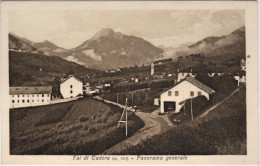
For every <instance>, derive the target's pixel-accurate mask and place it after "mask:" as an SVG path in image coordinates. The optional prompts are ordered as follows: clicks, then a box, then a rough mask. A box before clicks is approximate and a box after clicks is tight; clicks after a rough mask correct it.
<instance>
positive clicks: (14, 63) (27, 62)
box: [9, 51, 97, 86]
mask: <svg viewBox="0 0 260 166" xmlns="http://www.w3.org/2000/svg"><path fill="white" fill-rule="evenodd" d="M9 72H10V74H9V83H10V86H22V85H47V84H52V83H53V82H54V81H59V79H60V78H61V77H64V76H66V75H68V74H74V75H75V76H78V77H79V76H82V75H86V74H90V73H95V72H97V71H95V70H91V69H87V68H85V67H84V66H81V65H79V64H76V63H74V62H68V61H66V60H64V59H62V58H59V57H55V56H46V55H42V54H33V53H24V52H14V51H9Z"/></svg>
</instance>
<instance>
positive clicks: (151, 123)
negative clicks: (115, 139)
mask: <svg viewBox="0 0 260 166" xmlns="http://www.w3.org/2000/svg"><path fill="white" fill-rule="evenodd" d="M96 99H99V100H100V98H96ZM104 101H105V102H107V103H111V104H114V105H117V106H119V107H121V108H124V106H123V105H121V104H117V103H114V102H111V101H107V100H104ZM158 113H159V109H157V110H155V111H153V112H152V113H146V112H136V113H135V114H136V115H137V116H138V117H139V118H140V119H141V120H142V121H143V122H144V124H145V126H144V127H143V128H141V129H140V130H138V131H137V132H136V133H134V134H133V135H132V136H131V137H129V138H127V139H125V140H124V141H122V142H120V143H118V144H116V145H114V146H113V147H111V148H110V149H108V150H106V151H105V152H103V153H102V154H103V155H111V154H118V153H119V152H121V151H122V150H124V149H126V148H128V147H131V146H135V145H137V144H139V143H140V142H141V141H142V140H145V139H147V138H150V137H152V136H153V135H156V134H161V133H163V132H165V131H167V130H168V129H170V128H172V127H173V124H172V123H171V122H170V121H169V119H168V117H167V115H164V116H158Z"/></svg>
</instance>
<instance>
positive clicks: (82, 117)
mask: <svg viewBox="0 0 260 166" xmlns="http://www.w3.org/2000/svg"><path fill="white" fill-rule="evenodd" d="M87 120H89V118H88V117H85V116H80V117H79V121H80V122H86V121H87Z"/></svg>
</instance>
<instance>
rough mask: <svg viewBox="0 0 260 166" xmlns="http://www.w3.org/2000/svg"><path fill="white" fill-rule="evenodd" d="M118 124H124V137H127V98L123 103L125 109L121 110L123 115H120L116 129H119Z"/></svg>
mask: <svg viewBox="0 0 260 166" xmlns="http://www.w3.org/2000/svg"><path fill="white" fill-rule="evenodd" d="M124 113H125V120H123V117H124ZM120 123H125V136H126V137H127V98H126V101H125V108H124V110H123V113H122V115H121V118H120V120H119V121H118V125H117V128H119V126H120Z"/></svg>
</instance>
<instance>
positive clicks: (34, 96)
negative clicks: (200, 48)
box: [10, 59, 246, 113]
mask: <svg viewBox="0 0 260 166" xmlns="http://www.w3.org/2000/svg"><path fill="white" fill-rule="evenodd" d="M169 62H171V59H166V60H159V61H155V62H154V63H152V64H151V65H150V75H149V76H146V78H145V79H144V80H143V81H149V80H153V81H154V80H160V79H164V78H170V80H171V83H170V84H169V85H168V87H167V88H165V87H164V88H163V89H160V91H161V92H160V94H158V95H157V96H158V97H157V98H154V99H153V105H155V106H158V107H160V112H161V113H165V112H175V113H178V112H179V111H180V109H181V108H182V107H183V105H184V102H183V101H186V100H188V99H191V98H196V97H197V96H205V97H206V99H207V100H210V99H211V96H212V94H214V93H215V90H214V89H212V88H211V87H209V85H206V84H204V83H202V82H200V81H199V80H198V79H196V76H197V75H198V73H196V71H194V70H192V68H191V69H185V70H181V71H180V70H179V69H178V70H177V72H176V73H173V72H172V73H166V72H157V71H156V68H157V66H160V65H162V64H167V63H169ZM240 68H241V71H240V73H227V72H226V71H223V70H222V71H212V70H211V71H210V72H208V73H207V76H208V77H210V78H212V77H221V76H223V75H229V76H232V77H233V78H234V80H235V81H236V82H237V86H240V85H241V84H245V82H246V76H245V71H246V62H245V60H244V59H241V62H240ZM118 72H121V69H116V70H107V71H106V73H108V74H111V73H112V74H114V73H118ZM197 72H198V71H197ZM88 78H90V77H88ZM117 82H119V83H120V84H121V85H124V84H126V83H131V85H132V86H135V85H140V83H142V81H140V80H139V79H138V78H137V77H136V78H135V77H132V78H130V79H129V80H127V79H121V80H119V81H117ZM113 83H114V82H111V81H110V82H109V81H107V82H106V83H103V84H100V83H99V84H96V85H91V84H90V83H89V82H83V81H82V80H81V79H80V78H76V77H75V76H73V75H69V76H68V77H67V78H61V82H60V86H59V88H60V89H59V93H53V92H52V86H28V87H25V86H23V87H10V108H21V107H34V106H41V105H49V104H56V103H63V102H68V101H72V100H76V99H78V98H82V97H83V96H88V97H94V96H98V97H99V98H101V99H102V98H103V97H104V95H105V94H109V93H110V92H111V93H112V90H113V89H115V87H114V88H112V87H113V86H115V84H113ZM148 89H150V87H148V86H147V87H145V86H137V87H136V88H134V90H133V91H138V90H139V91H140V90H141V91H142V90H148ZM116 92H118V91H116ZM128 92H129V93H131V90H129V89H128ZM117 95H118V93H117ZM132 98H133V95H132ZM107 100H109V99H107ZM118 100H119V99H118V96H117V100H116V101H115V102H117V103H118V102H119V101H118ZM129 100H130V99H129ZM132 100H133V99H132ZM123 101H124V100H123ZM122 104H124V103H122ZM132 106H133V107H131V109H132V110H134V111H135V109H134V108H136V107H137V106H135V105H132Z"/></svg>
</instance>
